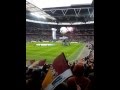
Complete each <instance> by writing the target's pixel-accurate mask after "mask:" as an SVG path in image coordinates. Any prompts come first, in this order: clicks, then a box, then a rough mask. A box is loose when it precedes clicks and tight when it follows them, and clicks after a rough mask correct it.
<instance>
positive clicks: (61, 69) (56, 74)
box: [42, 53, 72, 90]
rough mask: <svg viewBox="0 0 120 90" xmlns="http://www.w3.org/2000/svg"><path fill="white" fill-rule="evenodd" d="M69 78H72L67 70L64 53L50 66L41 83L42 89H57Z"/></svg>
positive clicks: (69, 70) (68, 69)
mask: <svg viewBox="0 0 120 90" xmlns="http://www.w3.org/2000/svg"><path fill="white" fill-rule="evenodd" d="M70 76H72V71H71V69H70V68H69V65H68V62H67V60H66V58H65V55H64V53H61V54H60V55H59V56H58V57H56V59H55V60H54V61H53V63H52V65H51V66H50V68H49V70H48V73H47V75H46V77H45V79H44V81H43V83H42V89H43V90H54V88H55V87H57V86H58V85H59V84H61V83H62V82H63V81H64V80H66V79H67V78H68V77H70Z"/></svg>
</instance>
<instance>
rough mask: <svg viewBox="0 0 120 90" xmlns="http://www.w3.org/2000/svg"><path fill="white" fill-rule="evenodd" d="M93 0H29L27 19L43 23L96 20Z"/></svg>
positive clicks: (78, 22)
mask: <svg viewBox="0 0 120 90" xmlns="http://www.w3.org/2000/svg"><path fill="white" fill-rule="evenodd" d="M92 1H93V0H27V1H26V21H32V22H40V23H41V22H42V23H44V22H45V23H48V24H49V23H53V24H54V23H58V24H60V23H62V24H65V23H69V24H73V23H77V24H80V23H86V22H94V5H93V4H94V1H93V2H92Z"/></svg>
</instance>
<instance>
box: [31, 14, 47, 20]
mask: <svg viewBox="0 0 120 90" xmlns="http://www.w3.org/2000/svg"><path fill="white" fill-rule="evenodd" d="M30 14H31V15H33V16H35V17H37V18H43V19H46V17H44V16H43V15H39V14H38V13H37V12H34V13H30Z"/></svg>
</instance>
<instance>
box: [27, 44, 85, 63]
mask: <svg viewBox="0 0 120 90" xmlns="http://www.w3.org/2000/svg"><path fill="white" fill-rule="evenodd" d="M36 44H55V46H36ZM84 45H85V44H84V43H82V42H81V43H71V44H70V46H63V45H62V43H61V42H34V43H31V42H27V43H26V59H27V60H33V59H35V60H42V59H46V60H47V63H52V62H53V60H54V59H55V58H56V57H57V56H58V55H59V54H61V53H62V52H64V54H65V56H66V58H67V59H68V60H69V61H73V60H76V59H77V57H78V56H79V54H80V52H81V50H82V49H83V47H84Z"/></svg>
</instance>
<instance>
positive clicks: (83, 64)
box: [26, 0, 96, 90]
mask: <svg viewBox="0 0 120 90" xmlns="http://www.w3.org/2000/svg"><path fill="white" fill-rule="evenodd" d="M94 83H95V81H94V0H26V86H27V90H65V89H66V90H93V89H95V88H96V87H95V85H94Z"/></svg>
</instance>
